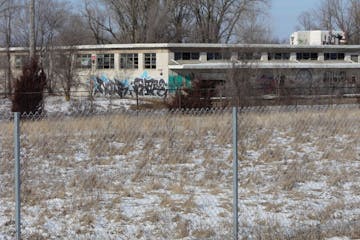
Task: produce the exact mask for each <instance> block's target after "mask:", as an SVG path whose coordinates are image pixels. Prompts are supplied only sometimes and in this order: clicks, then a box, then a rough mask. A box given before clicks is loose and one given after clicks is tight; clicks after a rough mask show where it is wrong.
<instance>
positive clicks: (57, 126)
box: [0, 109, 360, 239]
mask: <svg viewBox="0 0 360 240" xmlns="http://www.w3.org/2000/svg"><path fill="white" fill-rule="evenodd" d="M359 116H360V111H359V110H357V109H351V110H349V109H337V110H334V109H330V110H327V111H325V110H324V111H312V110H309V111H298V112H296V111H283V112H270V111H269V112H267V111H257V112H256V111H255V112H249V113H245V114H239V119H240V124H239V150H240V151H239V159H240V167H239V171H240V180H239V184H240V187H241V191H242V192H241V198H240V201H246V206H247V207H248V208H247V211H252V210H251V209H256V210H254V211H258V208H257V207H259V206H261V207H262V208H261V211H263V213H264V214H265V213H266V214H271V215H274V216H277V214H285V215H286V214H289V212H292V211H293V213H292V215H294V216H292V219H291V220H293V221H294V222H297V221H299V219H303V220H305V221H306V220H311V221H314V222H318V223H319V224H320V225H321V226H327V224H328V223H329V222H330V221H331V220H333V219H338V220H341V218H340V215H338V213H339V212H351V211H352V210H354V209H355V210H356V209H358V206H357V204H356V203H353V204H351V203H348V202H346V201H345V200H344V199H343V198H340V197H339V196H341V195H343V194H345V192H344V188H345V187H344V186H345V185H346V184H349V187H348V189H347V191H348V192H349V193H348V194H354V195H359V192H360V190H359V187H357V186H358V183H359V182H360V179H359V176H358V175H357V174H358V170H359V164H358V163H359V153H360V149H359V148H358V146H359V144H360V142H358V141H359V140H358V139H359V137H360V127H359V126H358V124H357V122H358V119H359ZM0 126H1V128H0V141H1V142H0V143H1V144H2V145H1V146H2V149H3V150H2V152H1V153H0V154H1V155H0V156H1V158H0V163H1V169H0V173H1V175H0V176H1V183H2V184H3V188H2V192H1V194H2V196H4V197H5V198H6V199H5V200H2V201H9V202H11V201H12V199H13V185H12V178H13V173H12V172H13V163H12V161H9V159H12V158H13V153H12V148H13V146H12V144H11V141H9V136H11V135H12V128H11V127H12V126H11V124H9V123H2V122H1V123H0ZM21 127H22V133H23V135H22V146H23V150H22V151H23V169H24V171H23V173H22V177H23V189H22V191H23V192H22V193H23V197H24V198H23V203H24V208H26V209H28V208H29V209H30V208H31V207H37V206H40V207H41V208H45V209H46V208H47V205H46V204H47V201H48V200H52V199H60V200H62V201H63V204H64V205H63V206H61V208H60V209H57V210H53V212H42V213H41V215H42V216H43V217H42V220H41V221H40V220H39V222H42V223H41V224H42V225H43V224H45V217H47V218H56V217H58V216H62V221H63V222H66V221H67V219H68V218H74V219H76V220H77V221H78V222H79V223H81V225H82V227H81V226H75V227H74V229H77V230H76V231H78V234H79V235H81V234H86V233H89V232H86V226H92V225H94V224H96V221H97V218H96V217H97V216H100V215H103V216H104V218H105V219H107V220H108V221H110V222H111V223H112V224H118V229H121V232H123V233H121V234H124V235H122V236H129V235H127V234H130V238H131V237H133V238H136V237H138V238H146V237H148V236H149V235H147V234H149V233H148V232H147V231H149V230H143V229H137V230H136V231H134V234H135V235H131V233H129V232H126V228H125V227H122V226H127V225H131V226H133V225H137V224H138V223H139V222H142V223H146V224H148V225H149V226H152V227H154V229H156V230H154V234H155V233H156V234H158V235H157V236H158V237H159V236H163V238H167V237H168V235H167V234H168V233H169V232H172V231H173V232H174V233H175V236H176V237H177V238H187V237H189V238H198V239H202V238H204V239H207V238H212V237H214V236H220V235H224V234H225V235H228V232H225V233H224V232H221V229H220V228H221V227H220V225H219V226H217V222H216V221H214V222H215V224H214V225H216V226H212V227H209V226H207V225H206V226H205V225H204V226H203V227H201V228H200V227H198V228H195V229H194V226H196V225H195V224H194V222H195V220H193V219H190V220H189V218H188V217H186V218H185V217H184V216H189V215H190V216H193V217H194V219H197V220H198V219H199V218H201V217H204V216H208V215H207V214H208V212H206V211H208V209H211V208H210V207H209V208H206V206H207V204H208V203H207V202H206V197H207V196H209V195H210V196H211V199H213V198H214V199H215V200H217V201H218V203H216V204H215V203H214V205H213V206H212V207H214V208H215V207H218V208H221V211H222V212H221V213H220V214H218V215H217V216H220V215H221V216H222V217H221V218H225V217H229V216H231V209H232V207H231V202H232V199H231V187H232V186H231V184H232V183H231V181H232V169H231V167H232V165H231V162H232V154H231V143H232V138H231V114H230V112H229V111H224V112H220V113H216V114H204V115H196V114H183V113H180V112H179V113H174V114H172V115H168V114H165V113H159V114H154V113H144V112H139V114H131V113H118V114H113V115H106V116H89V117H79V118H72V117H71V118H70V117H69V118H68V117H62V118H57V119H43V120H41V121H24V122H22V125H21ZM313 182H315V183H318V182H322V183H324V184H325V185H326V188H325V189H318V188H316V189H312V188H311V187H312V185H311V184H312V183H313ZM202 194H204V196H202ZM205 194H206V195H205ZM323 195H324V197H323ZM329 196H330V197H332V198H333V199H338V200H335V201H333V202H324V201H325V200H326V198H327V197H329ZM310 197H312V198H313V199H308V198H310ZM278 198H279V199H278ZM195 199H196V200H197V201H195ZM198 199H200V200H201V199H203V203H202V204H199V203H198ZM339 199H340V200H339ZM280 200H283V201H280ZM312 200H313V201H317V202H320V203H322V204H323V205H324V206H323V207H322V208H320V210H319V209H318V210H317V211H314V209H311V208H306V207H304V206H306V204H305V202H307V201H312ZM139 202H140V203H139ZM345 202H346V204H345ZM2 203H3V202H2ZM127 204H129V205H127ZM124 206H126V208H133V213H132V214H133V215H131V214H130V215H127V214H129V213H126V212H122V211H124V208H125V207H124ZM114 209H116V211H115V210H114ZM5 211H8V209H7V208H6V209H5V210H4V212H5ZM224 211H225V212H224ZM4 212H3V213H4ZM0 214H1V212H0ZM209 215H210V214H209ZM289 215H290V214H289ZM289 215H286V216H287V217H289ZM176 216H177V217H176ZM65 217H66V218H65ZM352 217H354V216H352ZM355 218H356V216H355ZM169 219H170V220H169ZM171 220H173V223H174V224H175V225H174V229H171V231H170V230H169V229H167V230H164V229H161V228H159V227H158V226H160V225H164V226H166V223H167V221H171ZM355 220H356V221H358V220H359V219H358V218H356V219H355ZM209 221H211V219H210V220H209ZM247 221H252V220H251V219H250V218H249V219H247ZM230 222H231V219H230V218H229V219H228V222H227V224H231V223H230ZM39 224H40V223H39ZM108 224H110V223H108ZM246 224H247V226H249V227H250V226H251V231H250V232H251V233H252V236H253V238H252V239H322V238H324V237H328V236H331V234H330V233H328V232H326V231H324V229H322V228H321V227H320V228H319V227H311V226H310V227H308V226H306V227H304V229H305V230H303V229H300V228H299V227H295V228H293V229H291V230H289V231H288V230H287V229H285V231H284V226H283V225H282V224H283V223H282V222H281V221H277V220H276V219H263V218H261V217H259V216H258V217H256V218H255V219H253V221H252V222H246ZM155 226H156V227H155ZM354 226H357V225H356V223H349V224H348V225H346V224H345V225H344V224H343V225H341V226H340V225H336V226H334V228H333V229H336V231H335V230H334V231H333V232H332V234H343V235H347V236H351V237H360V235H359V232H358V231H357V230H356V228H355V227H354ZM4 229H5V230H6V231H7V230H8V229H9V228H8V227H4V226H0V231H4ZM230 229H231V228H230ZM74 231H75V230H74ZM119 231H120V230H119ZM167 231H168V232H167ZM227 231H231V230H227ZM346 231H347V232H346ZM230 235H231V234H230ZM151 236H153V239H156V236H155V235H151ZM243 236H247V233H246V232H245V233H243ZM248 236H249V235H248ZM333 236H335V235H333ZM244 239H246V237H244Z"/></svg>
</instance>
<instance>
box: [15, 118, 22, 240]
mask: <svg viewBox="0 0 360 240" xmlns="http://www.w3.org/2000/svg"><path fill="white" fill-rule="evenodd" d="M14 146H15V147H14V154H15V228H16V239H17V240H20V239H21V228H20V224H21V223H20V207H21V205H20V113H18V112H16V113H14Z"/></svg>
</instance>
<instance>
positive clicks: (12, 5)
mask: <svg viewBox="0 0 360 240" xmlns="http://www.w3.org/2000/svg"><path fill="white" fill-rule="evenodd" d="M18 8H19V5H18V3H17V2H16V1H14V0H3V1H1V2H0V19H1V21H0V32H1V33H2V35H3V37H4V39H2V40H3V41H4V45H5V48H6V61H4V62H3V64H4V65H5V66H4V67H5V70H6V71H5V84H4V85H5V97H8V96H10V95H11V93H12V78H13V76H12V75H13V74H12V70H11V54H10V47H12V46H13V41H12V37H13V20H14V15H15V11H16V10H17V9H18Z"/></svg>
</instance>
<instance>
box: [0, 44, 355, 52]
mask: <svg viewBox="0 0 360 240" xmlns="http://www.w3.org/2000/svg"><path fill="white" fill-rule="evenodd" d="M57 49H59V50H66V49H78V50H115V49H119V50H121V49H171V50H174V49H256V50H269V49H274V50H284V51H285V50H286V51H291V50H302V49H303V50H324V49H329V50H335V49H339V50H340V49H341V50H343V51H360V45H321V46H318V45H315V46H310V45H290V44H223V43H137V44H102V45H79V46H60V47H57ZM27 50H28V48H26V47H12V48H10V51H12V52H17V51H19V52H21V51H27ZM5 51H6V48H0V52H5Z"/></svg>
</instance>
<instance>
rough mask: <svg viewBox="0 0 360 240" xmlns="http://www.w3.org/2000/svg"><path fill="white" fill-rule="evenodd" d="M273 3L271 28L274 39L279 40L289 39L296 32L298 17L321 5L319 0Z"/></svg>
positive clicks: (285, 0)
mask: <svg viewBox="0 0 360 240" xmlns="http://www.w3.org/2000/svg"><path fill="white" fill-rule="evenodd" d="M271 2H272V4H271V11H270V12H271V18H272V24H271V27H272V30H273V31H274V34H273V35H274V37H277V38H279V39H288V38H289V37H290V35H291V33H292V32H294V31H295V27H296V25H297V18H298V16H299V15H300V14H301V13H302V12H303V11H305V10H309V9H312V8H315V7H316V6H317V5H318V4H319V0H272V1H271Z"/></svg>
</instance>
